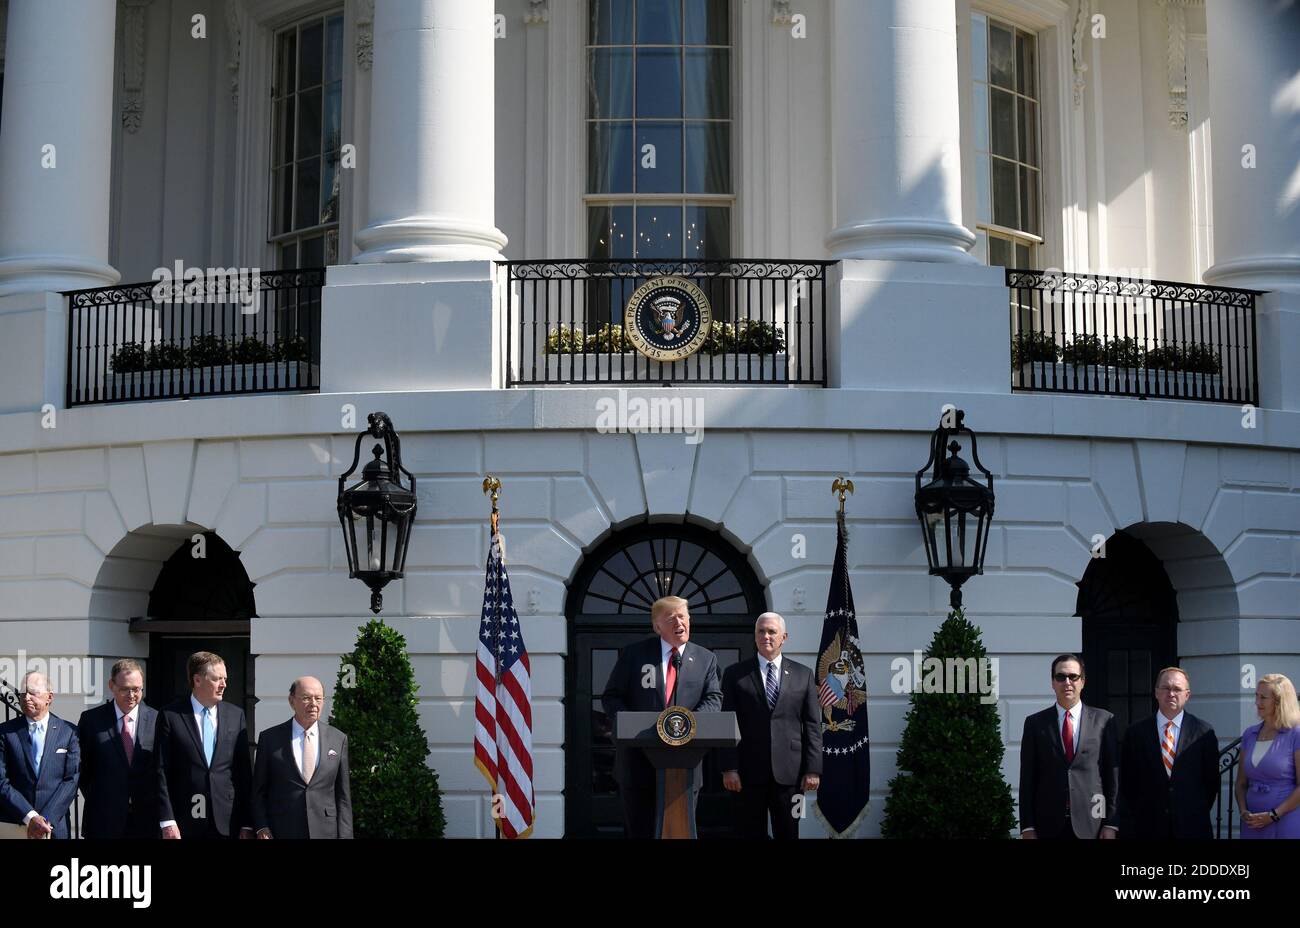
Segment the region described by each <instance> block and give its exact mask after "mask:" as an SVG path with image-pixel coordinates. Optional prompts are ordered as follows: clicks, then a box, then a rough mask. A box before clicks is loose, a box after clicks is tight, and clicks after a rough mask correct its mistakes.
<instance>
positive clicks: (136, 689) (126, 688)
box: [117, 686, 144, 696]
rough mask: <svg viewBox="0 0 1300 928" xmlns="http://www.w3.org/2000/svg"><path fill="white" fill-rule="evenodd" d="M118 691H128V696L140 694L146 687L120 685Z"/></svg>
mask: <svg viewBox="0 0 1300 928" xmlns="http://www.w3.org/2000/svg"><path fill="white" fill-rule="evenodd" d="M117 691H118V692H119V693H126V695H128V696H139V695H140V694H141V693H143V692H144V689H143V688H142V687H139V686H119V687H118V688H117Z"/></svg>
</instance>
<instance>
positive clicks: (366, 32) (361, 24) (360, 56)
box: [357, 0, 375, 71]
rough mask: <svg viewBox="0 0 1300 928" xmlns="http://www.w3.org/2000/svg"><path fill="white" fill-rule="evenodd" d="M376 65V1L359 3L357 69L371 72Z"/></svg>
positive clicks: (370, 0)
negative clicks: (371, 68) (372, 66)
mask: <svg viewBox="0 0 1300 928" xmlns="http://www.w3.org/2000/svg"><path fill="white" fill-rule="evenodd" d="M374 63H375V0H358V3H357V67H358V68H360V69H361V70H362V71H369V70H370V67H371V65H373V64H374Z"/></svg>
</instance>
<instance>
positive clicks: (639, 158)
mask: <svg viewBox="0 0 1300 928" xmlns="http://www.w3.org/2000/svg"><path fill="white" fill-rule="evenodd" d="M647 145H653V146H654V148H653V150H652V151H647V149H646V146H647ZM648 164H653V165H654V167H647V166H646V165H648ZM636 192H637V193H681V192H682V127H681V124H680V123H674V124H672V125H666V126H665V125H655V124H654V123H640V124H639V125H638V126H637V130H636Z"/></svg>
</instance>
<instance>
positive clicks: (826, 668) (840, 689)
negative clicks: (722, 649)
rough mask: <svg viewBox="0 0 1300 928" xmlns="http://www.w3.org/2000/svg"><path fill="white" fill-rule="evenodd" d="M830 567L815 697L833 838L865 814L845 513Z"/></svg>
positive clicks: (867, 743)
mask: <svg viewBox="0 0 1300 928" xmlns="http://www.w3.org/2000/svg"><path fill="white" fill-rule="evenodd" d="M836 533H837V538H836V543H835V563H834V566H833V567H832V568H831V588H830V593H829V594H828V595H827V597H826V618H825V619H824V621H823V622H822V640H821V647H820V648H819V649H818V653H819V655H820V656H819V657H818V659H817V693H818V700H819V702H820V703H821V710H822V719H821V725H822V754H823V757H822V778H821V786H820V787H819V788H818V790H817V814H818V815H819V816H820V817H821V819H822V821H824V822H825V823H826V826H827V827H828V828H829V829H830V831H831V834H832V836H833V837H837V838H842V837H844V836H845V835H848V834H851V833H852V832H853V831H854V829H856V828H857V826H858V824H859V823H860V822H861V821H862V817H863V816H864V815H865V814H866V811H867V794H868V791H869V790H870V788H871V752H870V747H871V739H870V738H869V737H868V733H867V674H866V670H865V669H864V667H863V663H862V645H861V643H860V642H859V640H858V621H857V618H856V617H855V616H854V614H853V590H852V588H851V587H850V586H849V565H848V552H847V547H848V534H847V531H846V530H845V528H844V513H843V512H840V513H839V514H838V520H837V524H836Z"/></svg>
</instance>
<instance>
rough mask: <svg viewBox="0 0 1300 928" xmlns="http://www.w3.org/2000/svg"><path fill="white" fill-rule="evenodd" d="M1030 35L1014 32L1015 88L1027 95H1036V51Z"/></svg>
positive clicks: (1035, 43) (1034, 42) (1035, 44)
mask: <svg viewBox="0 0 1300 928" xmlns="http://www.w3.org/2000/svg"><path fill="white" fill-rule="evenodd" d="M1036 46H1037V41H1036V40H1035V39H1034V37H1033V36H1032V35H1026V34H1025V33H1023V32H1018V33H1016V89H1017V90H1019V91H1020V92H1021V93H1023V94H1024V95H1025V96H1027V97H1035V98H1037V97H1038V51H1037V48H1036Z"/></svg>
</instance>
